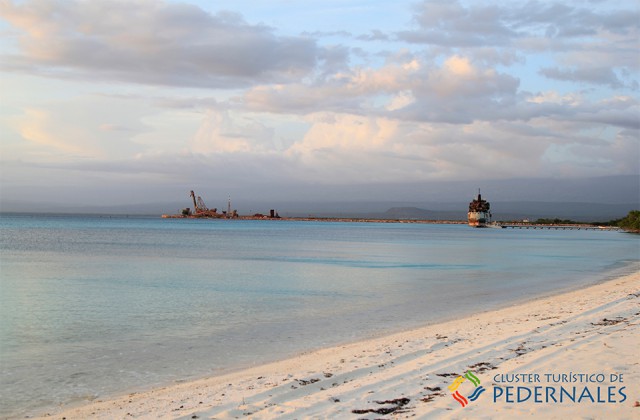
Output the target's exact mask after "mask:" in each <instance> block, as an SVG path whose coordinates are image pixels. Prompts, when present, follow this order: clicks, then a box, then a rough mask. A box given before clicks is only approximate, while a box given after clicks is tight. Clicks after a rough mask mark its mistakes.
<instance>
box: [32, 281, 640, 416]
mask: <svg viewBox="0 0 640 420" xmlns="http://www.w3.org/2000/svg"><path fill="white" fill-rule="evenodd" d="M639 302H640V271H636V272H633V273H632V274H627V275H623V276H621V277H618V278H613V279H608V280H605V281H604V282H602V283H597V284H595V285H588V286H585V287H584V288H583V289H580V290H573V291H565V292H561V294H555V295H551V296H544V297H538V298H534V299H533V300H527V301H523V302H519V303H517V304H515V305H511V306H508V307H505V308H502V309H497V310H489V311H485V312H481V313H477V314H474V315H471V316H466V317H464V318H460V319H457V320H456V319H454V320H450V321H445V322H441V323H438V324H430V325H427V326H424V327H420V328H417V329H412V330H407V331H402V332H398V333H394V334H391V335H385V336H381V337H376V338H372V339H368V340H365V341H359V342H354V343H350V344H345V345H341V346H336V347H330V348H324V349H320V350H316V351H311V352H306V353H302V354H300V355H298V356H296V357H293V358H290V359H285V360H281V361H277V362H273V363H268V364H265V365H260V366H256V367H251V368H248V369H243V370H239V371H233V372H231V373H228V374H223V375H219V376H214V377H208V378H204V379H199V380H194V381H189V382H183V383H177V384H175V385H170V386H167V387H161V388H155V389H151V390H149V391H145V392H137V393H130V394H127V395H121V396H120V397H115V398H110V399H104V400H102V399H101V400H96V401H93V402H89V403H87V404H83V405H80V404H82V403H80V404H79V405H76V406H64V407H58V408H56V409H53V408H49V409H48V410H47V414H44V415H43V416H42V417H39V418H63V417H64V418H66V419H80V418H96V419H98V418H99V419H107V418H126V417H133V418H149V419H151V418H186V419H188V418H236V417H240V418H243V417H244V418H305V417H306V418H309V417H316V418H338V417H340V418H354V419H355V418H374V417H375V418H380V417H381V416H398V415H401V416H402V417H405V416H413V415H416V416H417V417H418V418H420V417H423V416H429V418H432V417H440V418H442V417H456V418H459V417H461V416H462V417H467V416H468V417H477V416H481V417H483V416H484V417H492V418H496V417H498V418H499V417H513V416H517V415H531V414H533V413H535V414H536V415H541V416H544V417H547V418H549V417H567V416H569V417H576V416H589V417H603V416H606V415H609V414H612V413H613V414H615V416H616V417H617V418H631V417H634V416H637V415H640V407H636V404H637V403H636V401H638V400H640V387H639V386H638V385H637V382H638V379H640V363H639V362H638V361H637V357H636V356H634V355H635V349H637V344H638V341H637V337H639V336H640V324H639V319H640V310H639V309H638V308H639V305H638V303H639ZM467 371H472V373H474V374H475V375H476V377H477V378H478V379H479V381H480V383H481V384H482V385H483V387H484V389H485V390H486V391H487V392H484V395H482V397H478V400H477V403H471V402H470V401H469V400H466V401H467V404H465V407H461V405H462V403H459V402H456V400H454V399H453V398H452V396H451V393H452V391H450V390H449V389H448V387H449V386H452V383H453V382H454V381H456V380H457V381H458V382H459V383H461V382H464V381H465V379H462V381H461V380H460V379H457V378H458V377H462V375H465V372H467ZM570 372H572V373H586V374H592V375H604V376H605V378H606V379H607V382H606V383H605V382H599V383H583V382H577V383H576V382H571V383H570V382H566V383H565V382H563V381H560V382H558V381H556V382H549V381H546V382H545V381H544V379H545V378H549V379H553V378H554V376H548V377H545V376H544V375H545V374H546V375H560V374H565V373H570ZM505 374H512V375H516V376H518V375H521V374H522V375H524V374H537V375H538V379H539V380H538V381H533V379H532V378H535V377H533V376H532V377H529V379H531V380H530V381H528V382H527V381H526V380H524V379H523V381H521V382H520V383H500V382H496V381H495V379H496V378H499V377H498V376H497V375H505ZM611 375H623V377H624V381H623V382H615V383H610V382H609V380H610V379H611ZM503 378H504V377H503ZM507 378H508V376H507ZM540 378H542V380H540ZM525 379H526V378H525ZM474 383H475V382H474ZM509 386H512V387H514V390H515V389H516V388H515V387H517V386H520V388H522V389H521V391H523V392H525V393H526V392H527V390H525V389H524V388H527V389H528V390H529V391H532V392H537V391H536V387H539V388H541V389H543V390H544V392H547V393H548V392H549V388H553V389H554V392H555V391H557V392H558V393H560V392H561V391H560V388H562V387H565V388H571V387H576V386H577V387H578V388H579V390H578V392H579V393H581V392H584V391H581V390H583V388H584V387H587V388H588V390H587V393H589V392H591V393H592V394H593V399H594V402H592V401H591V400H590V399H589V398H588V397H584V398H583V399H582V400H581V401H579V402H571V401H569V402H566V401H563V402H562V403H555V402H553V400H550V401H541V402H537V403H536V402H534V401H533V398H534V397H535V395H534V397H531V400H530V401H529V400H527V401H522V402H520V403H518V402H509V401H505V400H504V398H505V397H504V396H501V397H498V399H497V400H496V401H495V402H494V400H493V398H494V397H495V395H496V394H497V393H499V392H500V390H499V389H503V390H505V389H508V387H509ZM469 387H471V388H469ZM609 387H614V388H613V393H614V394H613V395H614V396H613V397H610V398H609V401H598V400H597V398H598V397H596V392H598V393H599V392H600V391H599V389H600V388H602V389H603V390H604V391H603V392H605V393H606V392H607V390H608V389H609ZM622 387H624V389H622V390H620V389H621V388H622ZM472 388H473V386H472V385H471V384H470V382H467V383H466V384H464V388H462V385H461V391H462V389H464V391H462V392H464V393H468V392H467V391H470V390H472ZM514 392H515V391H514ZM541 392H543V391H541ZM616 392H618V393H617V394H616ZM507 394H508V392H507ZM622 394H624V395H625V399H624V401H620V400H622V398H623V397H622ZM598 395H599V394H598ZM603 395H605V394H603ZM541 398H542V397H541ZM575 398H577V397H575ZM602 398H605V397H602ZM605 399H606V398H605ZM614 399H616V401H615V402H612V401H613V400H614ZM638 405H640V404H638Z"/></svg>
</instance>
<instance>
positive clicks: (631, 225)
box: [617, 210, 640, 233]
mask: <svg viewBox="0 0 640 420" xmlns="http://www.w3.org/2000/svg"><path fill="white" fill-rule="evenodd" d="M617 225H618V226H619V227H621V228H622V229H624V230H626V231H629V232H635V233H640V210H632V211H630V212H629V214H627V216H626V217H624V218H623V219H620V220H618V221H617Z"/></svg>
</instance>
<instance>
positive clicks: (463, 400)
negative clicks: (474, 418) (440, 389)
mask: <svg viewBox="0 0 640 420" xmlns="http://www.w3.org/2000/svg"><path fill="white" fill-rule="evenodd" d="M467 380H468V381H469V382H470V383H472V384H473V386H474V388H473V392H472V393H471V394H470V395H467V396H466V397H465V396H464V395H462V394H461V393H460V391H459V390H458V388H460V386H461V385H462V383H463V382H465V381H467ZM448 388H449V391H451V396H452V397H453V399H454V400H456V401H458V402H459V403H460V405H461V406H462V407H466V406H467V405H469V404H470V403H471V402H472V401H475V400H477V399H478V397H480V394H482V393H483V392H484V391H485V389H484V387H483V386H482V385H480V379H478V377H477V376H476V375H474V374H473V372H471V371H470V370H468V371H467V373H465V375H464V376H458V377H457V378H456V379H455V380H454V381H453V383H452V384H451V385H449V387H448Z"/></svg>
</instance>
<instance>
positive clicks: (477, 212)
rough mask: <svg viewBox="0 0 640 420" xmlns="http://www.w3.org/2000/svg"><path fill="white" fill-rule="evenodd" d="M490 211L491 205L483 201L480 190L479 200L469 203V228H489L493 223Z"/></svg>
mask: <svg viewBox="0 0 640 420" xmlns="http://www.w3.org/2000/svg"><path fill="white" fill-rule="evenodd" d="M490 209H491V205H490V204H489V202H488V201H487V200H483V199H482V195H481V194H480V190H478V198H476V199H474V200H473V201H472V202H470V203H469V213H468V214H467V219H468V221H469V226H473V227H477V228H481V227H487V226H488V225H489V224H490V223H491V211H490Z"/></svg>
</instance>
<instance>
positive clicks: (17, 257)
mask: <svg viewBox="0 0 640 420" xmlns="http://www.w3.org/2000/svg"><path fill="white" fill-rule="evenodd" d="M639 260H640V237H639V236H638V235H631V234H626V233H623V232H609V231H585V230H580V231H578V230H564V231H563V230H558V231H556V230H511V229H473V228H470V227H468V226H465V225H433V224H417V223H349V222H325V221H322V222H312V221H287V220H264V221H262V220H197V219H161V218H159V217H158V218H156V217H122V216H84V215H78V216H67V215H64V216H61V215H8V214H4V215H2V216H0V404H1V406H0V416H2V417H24V416H25V415H31V414H34V413H39V412H42V410H44V409H46V408H47V407H53V406H56V405H59V404H69V403H76V402H81V401H88V400H93V399H96V398H105V397H108V396H111V395H116V394H120V393H126V392H133V391H136V390H144V389H148V388H150V387H153V386H161V385H167V384H171V383H175V382H178V381H184V380H189V379H195V378H199V377H203V376H208V375H215V374H220V373H223V372H227V371H230V370H233V369H237V368H241V367H247V366H252V365H255V364H260V363H264V362H267V361H273V360H278V359H282V358H286V357H289V356H293V355H295V354H298V353H300V352H304V351H309V350H312V349H317V348H320V347H327V346H331V345H338V344H340V343H345V342H350V341H355V340H361V339H365V338H369V337H372V336H378V335H382V334H386V333H390V332H394V331H398V330H402V329H410V328H413V327H417V326H421V325H425V324H429V323H436V322H438V321H442V320H445V319H452V318H456V317H462V316H465V315H468V314H471V313H474V312H477V311H485V310H490V309H494V308H497V307H502V306H506V305H510V304H513V303H515V302H518V301H522V300H524V299H530V298H533V297H536V296H542V295H549V294H552V293H557V292H559V291H563V290H569V289H577V288H580V287H583V286H585V285H589V284H594V283H597V282H600V281H603V280H605V279H609V278H612V277H616V276H619V275H622V274H626V273H628V272H631V271H634V270H638V269H639V265H640V264H639Z"/></svg>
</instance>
